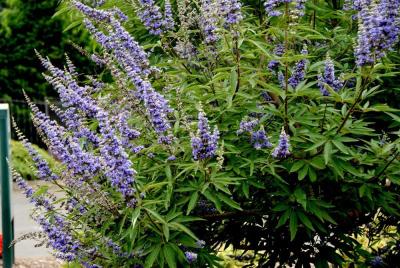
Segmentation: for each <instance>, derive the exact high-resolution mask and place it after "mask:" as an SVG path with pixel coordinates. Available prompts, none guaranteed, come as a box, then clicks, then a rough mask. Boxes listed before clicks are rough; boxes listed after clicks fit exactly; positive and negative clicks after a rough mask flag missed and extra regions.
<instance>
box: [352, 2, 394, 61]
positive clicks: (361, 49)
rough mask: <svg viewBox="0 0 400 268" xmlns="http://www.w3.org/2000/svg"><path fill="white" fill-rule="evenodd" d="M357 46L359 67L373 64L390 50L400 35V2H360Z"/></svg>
mask: <svg viewBox="0 0 400 268" xmlns="http://www.w3.org/2000/svg"><path fill="white" fill-rule="evenodd" d="M358 6H359V13H358V35H357V45H356V47H355V50H354V55H355V57H356V63H357V65H358V66H364V65H367V64H373V63H375V62H376V61H377V60H379V59H380V58H382V57H383V56H385V54H386V52H387V51H388V50H390V49H391V48H392V47H393V46H394V45H395V44H396V43H397V42H398V41H399V34H400V1H398V0H381V1H369V0H359V2H358Z"/></svg>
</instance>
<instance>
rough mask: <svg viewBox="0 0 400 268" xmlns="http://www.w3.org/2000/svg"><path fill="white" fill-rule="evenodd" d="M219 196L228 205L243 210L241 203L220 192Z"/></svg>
mask: <svg viewBox="0 0 400 268" xmlns="http://www.w3.org/2000/svg"><path fill="white" fill-rule="evenodd" d="M218 197H219V198H220V199H221V200H222V202H224V203H225V204H227V205H228V206H230V207H232V208H235V209H238V210H242V208H241V207H240V205H239V204H238V203H237V202H236V201H234V200H232V199H230V198H229V197H227V196H226V195H224V194H218Z"/></svg>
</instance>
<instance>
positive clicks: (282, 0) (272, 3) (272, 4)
mask: <svg viewBox="0 0 400 268" xmlns="http://www.w3.org/2000/svg"><path fill="white" fill-rule="evenodd" d="M290 3H294V4H295V5H294V7H293V10H292V12H291V13H292V14H296V15H298V16H303V15H304V9H305V0H266V1H265V2H264V8H265V12H267V15H268V16H270V17H279V16H281V15H282V14H283V12H282V11H280V10H278V8H279V6H280V5H282V4H290Z"/></svg>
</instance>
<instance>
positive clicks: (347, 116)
mask: <svg viewBox="0 0 400 268" xmlns="http://www.w3.org/2000/svg"><path fill="white" fill-rule="evenodd" d="M363 91H364V89H361V90H360V92H359V93H358V96H357V98H356V100H355V101H354V103H353V105H352V106H351V107H350V109H349V110H348V111H347V113H346V115H345V117H344V118H343V121H342V123H341V124H340V126H339V127H338V129H337V130H336V134H339V133H340V131H341V130H342V128H343V127H344V125H345V124H346V122H347V120H348V119H349V117H350V115H351V114H352V113H353V110H354V108H355V107H356V105H357V104H358V102H359V101H360V99H361V94H362V93H363Z"/></svg>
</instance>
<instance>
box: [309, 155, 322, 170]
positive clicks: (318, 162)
mask: <svg viewBox="0 0 400 268" xmlns="http://www.w3.org/2000/svg"><path fill="white" fill-rule="evenodd" d="M310 164H311V165H312V166H313V167H315V168H316V169H324V168H325V163H324V158H323V157H322V156H316V157H314V158H313V159H311V161H310Z"/></svg>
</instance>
